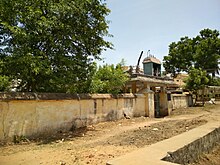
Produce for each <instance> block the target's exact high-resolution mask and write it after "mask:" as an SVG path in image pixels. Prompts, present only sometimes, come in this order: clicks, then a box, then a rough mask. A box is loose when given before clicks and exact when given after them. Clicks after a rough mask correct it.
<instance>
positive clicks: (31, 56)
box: [0, 0, 112, 93]
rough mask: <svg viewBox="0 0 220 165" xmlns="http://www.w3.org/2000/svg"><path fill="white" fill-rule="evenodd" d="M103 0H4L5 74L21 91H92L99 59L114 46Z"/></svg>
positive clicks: (1, 44) (1, 49)
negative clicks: (96, 61)
mask: <svg viewBox="0 0 220 165" xmlns="http://www.w3.org/2000/svg"><path fill="white" fill-rule="evenodd" d="M109 12H110V10H109V9H108V8H107V7H106V4H105V3H104V2H102V0H85V1H82V0H74V1H72V0H1V1H0V61H3V64H4V65H3V66H1V69H0V70H1V71H0V72H1V73H0V74H1V75H5V76H8V77H11V78H12V79H14V80H21V83H20V85H19V86H18V88H19V90H21V91H38V92H79V93H83V92H88V89H89V88H88V87H89V85H90V83H91V77H92V74H94V62H93V60H94V59H100V54H101V52H102V51H103V50H105V49H107V48H111V46H112V45H111V43H109V42H107V41H105V40H104V37H105V36H110V35H109V34H108V22H107V21H106V19H105V17H106V16H107V15H108V14H109Z"/></svg>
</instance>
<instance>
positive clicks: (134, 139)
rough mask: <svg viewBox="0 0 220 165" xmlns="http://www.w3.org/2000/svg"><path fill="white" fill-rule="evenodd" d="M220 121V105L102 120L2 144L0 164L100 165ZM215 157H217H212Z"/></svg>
mask: <svg viewBox="0 0 220 165" xmlns="http://www.w3.org/2000/svg"><path fill="white" fill-rule="evenodd" d="M213 120H214V121H216V120H219V121H220V104H217V105H208V106H206V107H204V108H203V107H196V108H187V109H179V110H175V111H173V114H172V115H171V116H169V117H165V118H159V119H149V118H145V117H139V118H134V119H123V120H119V121H114V122H103V123H99V124H97V125H92V126H89V127H87V128H82V129H80V130H77V131H76V132H59V133H55V134H54V135H53V136H51V135H50V136H49V135H48V136H45V137H41V138H39V139H34V140H31V141H30V142H28V143H22V144H8V145H4V146H1V147H0V165H70V164H71V165H72V164H76V165H84V164H92V165H100V164H105V163H106V162H107V161H108V160H109V159H113V158H115V157H117V156H120V155H123V154H126V153H128V152H131V151H134V150H137V149H138V148H141V147H144V146H146V145H149V144H153V143H156V142H158V141H161V140H163V139H167V138H170V137H172V136H175V135H177V134H180V133H183V132H185V131H188V130H190V129H193V128H195V127H198V126H200V125H202V124H205V123H206V122H209V121H213ZM212 159H215V158H212Z"/></svg>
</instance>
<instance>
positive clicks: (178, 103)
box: [171, 94, 192, 109]
mask: <svg viewBox="0 0 220 165" xmlns="http://www.w3.org/2000/svg"><path fill="white" fill-rule="evenodd" d="M171 102H172V108H173V109H178V108H184V107H190V106H192V97H191V95H185V94H172V95H171Z"/></svg>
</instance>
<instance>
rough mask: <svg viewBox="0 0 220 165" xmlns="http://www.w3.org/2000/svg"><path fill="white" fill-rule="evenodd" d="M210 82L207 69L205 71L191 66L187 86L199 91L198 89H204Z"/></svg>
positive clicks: (195, 91)
mask: <svg viewBox="0 0 220 165" xmlns="http://www.w3.org/2000/svg"><path fill="white" fill-rule="evenodd" d="M208 83H209V78H208V77H207V73H206V71H203V70H202V69H201V68H199V69H196V68H190V70H189V77H188V78H187V80H186V86H185V88H186V89H189V90H191V91H193V92H194V93H197V91H198V90H200V89H204V88H205V86H206V85H208Z"/></svg>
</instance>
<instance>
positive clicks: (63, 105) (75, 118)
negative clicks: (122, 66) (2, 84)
mask: <svg viewBox="0 0 220 165" xmlns="http://www.w3.org/2000/svg"><path fill="white" fill-rule="evenodd" d="M56 97H57V99H56ZM56 97H55V96H50V95H49V96H45V95H44V96H40V95H38V96H37V99H36V98H35V96H33V97H32V95H30V97H26V95H24V96H23V95H22V96H21V95H19V96H13V97H11V96H8V95H7V96H5V95H4V96H3V95H0V98H1V101H0V140H7V139H9V140H10V139H11V138H13V136H14V135H18V136H21V135H24V136H35V135H40V134H44V133H47V134H48V133H51V132H54V131H59V130H70V129H72V128H78V127H82V126H86V125H89V124H93V123H98V122H102V121H112V120H118V119H121V118H123V117H124V113H125V114H126V115H129V116H130V117H133V116H145V114H146V112H145V99H146V98H145V96H144V95H139V96H135V95H133V94H125V95H121V96H112V95H108V94H96V95H89V96H79V95H78V96H77V97H75V96H70V98H66V96H63V97H61V98H59V95H57V96H56Z"/></svg>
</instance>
